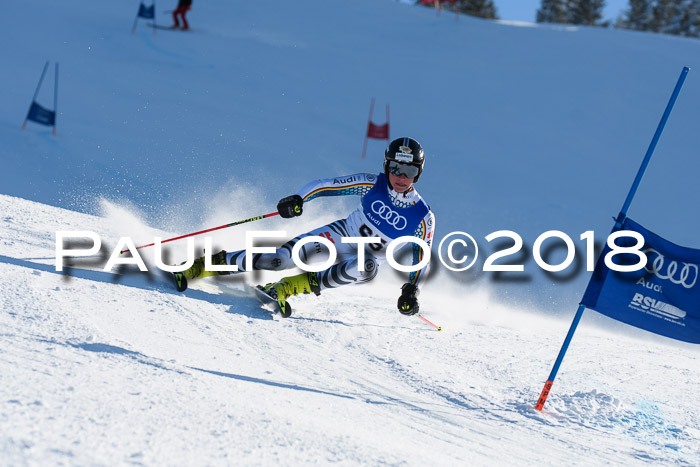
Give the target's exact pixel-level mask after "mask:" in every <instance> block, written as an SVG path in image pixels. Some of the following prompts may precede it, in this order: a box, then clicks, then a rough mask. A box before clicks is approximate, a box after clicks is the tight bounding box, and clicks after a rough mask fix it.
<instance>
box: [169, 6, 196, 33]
mask: <svg viewBox="0 0 700 467" xmlns="http://www.w3.org/2000/svg"><path fill="white" fill-rule="evenodd" d="M190 8H192V0H180V1H179V2H178V4H177V8H175V9H174V10H173V21H174V22H175V24H173V25H172V26H171V28H172V29H177V28H179V27H180V22H179V21H178V20H177V16H178V15H180V17H181V18H182V30H183V31H187V30H188V29H189V28H190V25H189V24H187V18H186V17H185V15H187V12H188V11H189V10H190Z"/></svg>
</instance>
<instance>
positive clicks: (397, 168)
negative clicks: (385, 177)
mask: <svg viewBox="0 0 700 467" xmlns="http://www.w3.org/2000/svg"><path fill="white" fill-rule="evenodd" d="M389 173H390V174H391V175H396V176H397V177H398V176H400V175H404V176H406V178H416V177H417V176H418V174H420V167H418V166H416V165H411V164H402V163H400V162H396V161H389Z"/></svg>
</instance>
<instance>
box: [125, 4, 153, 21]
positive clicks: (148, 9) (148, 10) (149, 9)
mask: <svg viewBox="0 0 700 467" xmlns="http://www.w3.org/2000/svg"><path fill="white" fill-rule="evenodd" d="M131 11H134V10H131ZM136 16H140V17H141V18H146V19H154V18H155V17H156V6H155V4H153V5H151V6H146V5H144V4H143V3H141V5H139V14H138V15H136Z"/></svg>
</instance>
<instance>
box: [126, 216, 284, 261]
mask: <svg viewBox="0 0 700 467" xmlns="http://www.w3.org/2000/svg"><path fill="white" fill-rule="evenodd" d="M278 214H279V212H272V213H270V214H264V215H262V216H257V217H251V218H250V219H244V220H242V221H237V222H232V223H230V224H224V225H220V226H218V227H213V228H211V229H206V230H200V231H199V232H194V233H190V234H186V235H180V236H179V237H174V238H169V239H167V240H162V241H161V242H160V243H161V244H162V243H168V242H174V241H175V240H180V239H182V238H187V237H194V236H195V235H200V234H203V233H207V232H213V231H215V230H220V229H226V228H228V227H233V226H235V225H241V224H247V223H248V222H254V221H259V220H260V219H266V218H268V217H272V216H276V215H278ZM153 245H155V243H149V244H148V245H141V246H137V247H136V249H137V250H140V249H141V248H147V247H149V246H153ZM127 251H129V249H126V250H122V251H121V252H119V254H120V255H123V254H124V253H126V252H127Z"/></svg>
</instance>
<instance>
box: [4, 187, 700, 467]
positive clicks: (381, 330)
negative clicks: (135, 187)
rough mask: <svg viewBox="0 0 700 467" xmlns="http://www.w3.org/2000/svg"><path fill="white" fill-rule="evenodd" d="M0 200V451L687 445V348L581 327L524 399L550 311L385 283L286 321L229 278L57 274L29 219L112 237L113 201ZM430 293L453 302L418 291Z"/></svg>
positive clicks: (147, 456)
mask: <svg viewBox="0 0 700 467" xmlns="http://www.w3.org/2000/svg"><path fill="white" fill-rule="evenodd" d="M0 205H1V206H2V212H3V220H2V224H1V225H2V227H1V233H2V245H1V249H0V271H1V272H2V274H1V275H0V277H1V278H2V279H0V281H1V282H2V284H0V290H2V295H1V300H2V305H3V310H4V313H3V314H2V315H0V320H1V324H2V327H1V329H2V333H1V334H2V339H1V340H0V375H1V376H0V380H1V385H0V387H1V389H0V404H1V405H2V410H1V411H0V433H2V436H0V452H2V453H3V458H4V461H3V462H8V463H9V464H22V463H24V462H26V461H28V460H32V459H33V460H35V461H39V462H42V463H71V464H85V463H98V464H108V463H114V462H117V463H134V464H141V463H142V464H152V463H177V464H180V463H198V462H201V461H202V460H203V459H206V460H207V462H234V461H235V462H242V463H253V464H257V463H265V464H270V463H281V464H286V465H289V464H295V463H300V462H323V463H326V462H341V463H349V464H360V463H363V464H365V463H370V464H377V465H383V464H392V465H393V464H404V463H405V464H409V465H420V464H442V465H448V464H451V463H455V462H458V463H467V462H477V463H490V462H493V461H499V462H507V463H516V464H530V463H532V462H547V463H554V462H557V461H563V460H566V462H567V463H573V464H579V463H580V464H588V463H590V462H591V459H595V460H594V461H593V462H594V463H598V462H600V463H607V462H614V463H620V462H623V463H630V462H641V463H649V464H655V463H659V462H663V463H668V462H673V463H681V464H693V463H696V461H697V460H698V446H699V443H698V441H699V439H700V437H699V436H698V434H699V433H698V430H697V428H695V427H697V426H698V421H699V418H700V417H699V416H700V411H699V410H698V404H697V394H698V383H697V379H696V378H694V376H695V373H694V372H693V371H691V370H689V368H697V362H698V354H697V352H696V351H693V350H691V348H690V347H688V348H676V347H672V346H666V345H663V344H659V343H652V344H650V343H649V342H644V341H642V340H635V339H633V338H628V337H621V338H619V337H615V336H614V335H612V334H606V333H604V332H599V331H598V330H595V329H594V330H593V331H591V330H590V329H588V330H586V329H582V330H581V331H580V334H579V335H577V337H576V339H575V340H574V343H573V344H572V349H571V350H570V355H569V356H568V357H567V364H566V367H565V369H564V370H563V371H562V373H561V374H560V378H559V379H558V380H557V382H556V384H555V386H554V390H553V392H552V395H551V396H550V400H549V402H548V406H547V410H548V412H549V413H538V412H536V411H534V410H533V409H532V404H533V403H534V401H535V399H536V397H537V395H538V394H539V389H540V385H541V383H542V381H543V377H544V376H546V375H545V373H546V371H547V370H548V368H549V366H550V364H551V360H552V358H553V357H554V356H555V354H556V350H557V349H558V346H557V345H558V343H559V342H558V341H559V339H560V338H561V336H562V335H563V332H562V328H563V327H564V326H565V324H564V323H562V322H554V321H548V320H546V319H544V318H542V317H539V316H535V315H532V316H528V315H527V312H525V311H520V310H506V311H503V310H498V311H500V312H505V313H513V318H516V314H517V313H521V314H525V316H524V318H525V319H526V320H527V319H530V318H531V319H532V320H533V321H534V325H530V326H524V327H522V326H520V325H519V324H518V319H521V318H520V317H518V319H514V320H513V322H512V323H511V325H494V324H491V323H489V322H488V321H487V320H484V319H482V318H480V316H479V314H473V313H472V314H470V315H469V316H465V317H463V318H459V317H455V316H454V314H450V313H447V312H435V313H434V314H432V315H429V316H430V317H431V318H433V319H435V321H437V322H439V323H441V324H442V326H443V327H444V328H445V331H443V332H436V331H434V330H433V329H432V328H430V327H428V326H426V325H425V324H424V323H422V322H421V321H419V320H418V319H415V318H406V317H403V316H401V315H400V314H398V313H395V312H394V311H393V310H392V308H391V306H392V305H393V299H391V298H389V297H393V294H389V293H388V292H384V291H383V290H381V287H377V288H376V290H375V289H373V292H376V295H375V294H369V293H367V289H366V288H357V289H353V290H351V291H350V292H348V294H347V295H346V294H338V293H333V292H331V293H326V294H324V295H322V296H321V297H318V298H315V297H314V298H309V297H299V298H298V299H297V300H296V301H295V314H294V315H293V317H292V318H289V319H286V320H285V319H281V318H279V317H277V316H274V317H273V316H272V315H271V314H270V313H269V312H267V311H265V310H263V309H261V308H260V306H259V303H258V302H257V301H256V300H255V299H254V298H252V297H248V296H246V294H245V292H244V291H243V290H242V289H241V288H240V286H239V285H237V282H236V280H226V279H230V278H224V280H222V281H219V282H218V283H217V282H216V281H210V282H208V281H201V282H200V283H195V284H194V288H192V289H190V290H188V292H187V293H185V294H183V295H180V294H178V293H177V292H175V291H174V289H173V288H172V286H171V285H170V284H169V282H168V280H167V278H164V277H161V276H159V275H155V274H154V276H153V277H150V278H149V277H148V276H147V275H145V274H141V273H139V274H134V273H128V274H124V275H123V276H122V277H118V275H116V274H110V273H106V272H103V271H100V270H97V269H96V268H93V269H74V270H73V272H72V275H71V276H70V277H69V276H66V275H61V274H60V273H57V272H56V271H55V270H54V267H53V259H52V256H53V254H54V239H52V238H50V237H49V236H47V235H46V234H45V233H44V232H46V231H49V230H51V231H53V230H54V229H66V230H69V229H75V228H76V227H77V226H81V228H86V229H93V230H94V231H96V232H100V233H101V234H102V235H105V236H110V222H109V219H105V218H99V217H93V216H89V215H85V214H79V213H74V212H70V211H66V210H63V209H60V208H53V207H48V206H45V205H41V204H38V203H34V202H30V201H25V200H21V199H18V198H12V197H8V196H0ZM49 227H50V228H49ZM27 258H31V259H27ZM37 258H44V259H41V260H40V259H37ZM441 303H442V304H443V305H444V306H445V307H451V306H452V305H451V303H450V302H449V300H448V299H444V300H443V301H441V300H440V299H438V300H435V301H433V300H430V301H429V302H428V303H427V305H426V306H427V307H429V308H430V309H433V310H440V309H441V308H442V306H441ZM467 303H469V302H468V301H467ZM478 308H480V309H488V308H489V303H488V302H480V303H478ZM426 309H427V308H426ZM670 353H673V354H675V356H670V355H669V354H670ZM640 357H641V358H640ZM612 394H614V396H613V395H612Z"/></svg>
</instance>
